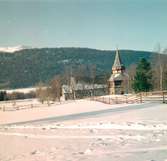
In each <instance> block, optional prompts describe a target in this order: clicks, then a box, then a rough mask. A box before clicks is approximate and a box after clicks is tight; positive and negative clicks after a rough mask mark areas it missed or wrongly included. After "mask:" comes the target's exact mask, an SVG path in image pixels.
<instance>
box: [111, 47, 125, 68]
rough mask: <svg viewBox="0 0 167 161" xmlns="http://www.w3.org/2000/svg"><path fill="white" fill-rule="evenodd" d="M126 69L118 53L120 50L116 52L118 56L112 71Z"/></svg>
mask: <svg viewBox="0 0 167 161" xmlns="http://www.w3.org/2000/svg"><path fill="white" fill-rule="evenodd" d="M124 68H125V67H124V65H123V63H122V61H121V58H120V56H119V51H118V49H117V50H116V55H115V60H114V64H113V66H112V69H113V70H114V69H124Z"/></svg>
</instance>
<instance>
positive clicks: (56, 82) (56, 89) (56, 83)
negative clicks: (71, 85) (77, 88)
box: [49, 76, 62, 101]
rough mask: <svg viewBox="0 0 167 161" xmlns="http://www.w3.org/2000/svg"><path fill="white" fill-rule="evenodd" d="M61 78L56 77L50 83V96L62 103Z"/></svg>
mask: <svg viewBox="0 0 167 161" xmlns="http://www.w3.org/2000/svg"><path fill="white" fill-rule="evenodd" d="M61 87H62V86H61V77H60V76H55V77H54V79H52V80H51V81H50V92H49V93H50V96H51V98H52V99H53V101H55V100H58V101H60V97H61V91H62V90H61Z"/></svg>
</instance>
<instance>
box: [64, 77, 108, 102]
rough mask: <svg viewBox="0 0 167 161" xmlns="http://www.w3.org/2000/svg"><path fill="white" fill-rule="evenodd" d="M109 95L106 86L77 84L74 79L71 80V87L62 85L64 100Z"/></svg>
mask: <svg viewBox="0 0 167 161" xmlns="http://www.w3.org/2000/svg"><path fill="white" fill-rule="evenodd" d="M106 94H107V85H105V84H87V83H84V82H82V83H81V82H77V83H76V80H75V78H74V77H71V78H70V83H69V85H62V98H61V99H62V100H68V99H81V98H85V97H91V96H102V95H106Z"/></svg>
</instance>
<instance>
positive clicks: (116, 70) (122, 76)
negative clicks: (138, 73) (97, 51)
mask: <svg viewBox="0 0 167 161" xmlns="http://www.w3.org/2000/svg"><path fill="white" fill-rule="evenodd" d="M108 90H109V95H112V94H124V93H128V75H127V74H126V72H125V66H124V65H123V63H122V61H121V58H120V55H119V51H118V49H117V50H116V54H115V60H114V64H113V66H112V75H111V77H110V78H109V80H108Z"/></svg>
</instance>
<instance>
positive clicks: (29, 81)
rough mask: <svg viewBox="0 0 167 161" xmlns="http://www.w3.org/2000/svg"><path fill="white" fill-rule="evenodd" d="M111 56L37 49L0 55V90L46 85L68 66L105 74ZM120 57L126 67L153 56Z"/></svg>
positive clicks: (123, 54)
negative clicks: (91, 69) (93, 69)
mask: <svg viewBox="0 0 167 161" xmlns="http://www.w3.org/2000/svg"><path fill="white" fill-rule="evenodd" d="M114 56H115V51H104V50H95V49H88V48H41V49H25V50H21V51H17V52H15V53H0V88H21V87H28V86H34V85H35V84H37V83H38V82H39V81H43V82H47V81H49V80H50V79H52V78H53V77H54V76H55V75H57V74H63V73H64V71H65V70H66V69H69V68H70V67H71V66H72V68H74V69H76V68H77V67H79V66H80V65H85V66H91V65H96V70H97V75H104V74H109V73H110V72H111V67H112V64H113V61H114ZM120 56H121V58H122V61H123V63H124V64H125V66H126V67H128V66H129V65H130V64H136V63H137V62H138V61H139V60H140V59H141V58H146V59H147V60H149V59H150V58H151V57H152V56H153V53H151V52H146V51H132V50H120Z"/></svg>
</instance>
